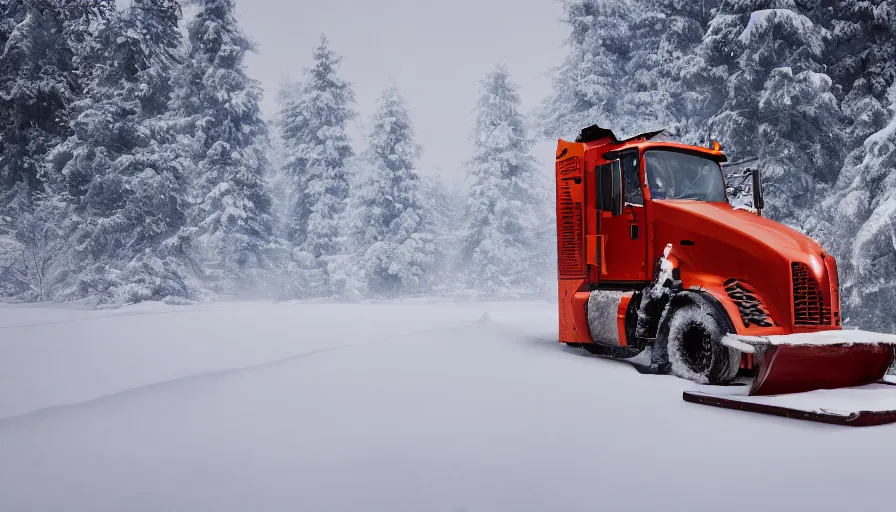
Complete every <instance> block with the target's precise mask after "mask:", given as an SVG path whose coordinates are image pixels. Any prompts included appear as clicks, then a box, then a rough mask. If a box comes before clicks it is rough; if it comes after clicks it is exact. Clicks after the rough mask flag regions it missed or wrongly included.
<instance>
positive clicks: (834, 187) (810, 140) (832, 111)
mask: <svg viewBox="0 0 896 512" xmlns="http://www.w3.org/2000/svg"><path fill="white" fill-rule="evenodd" d="M563 5H564V16H565V21H566V23H567V24H568V25H569V27H570V37H569V40H568V50H569V51H568V57H567V59H566V61H565V62H564V63H562V65H560V66H559V67H558V69H557V70H556V74H555V81H554V92H553V94H552V95H551V97H550V98H548V99H547V100H546V101H545V102H544V104H543V105H542V107H541V109H540V110H539V112H538V113H537V120H538V129H539V131H540V134H541V135H543V136H551V137H553V136H566V137H569V136H571V135H572V134H573V133H575V131H576V130H578V129H579V128H580V127H582V126H587V125H588V124H591V123H595V122H596V123H598V124H601V125H604V126H609V127H612V128H613V129H614V130H616V131H617V132H618V133H620V134H622V135H629V134H632V135H633V134H636V133H639V132H645V131H648V130H652V129H657V128H667V129H668V131H667V132H666V134H665V135H666V137H668V138H671V139H672V140H680V141H684V142H688V143H696V144H701V145H707V144H708V143H710V142H711V141H712V140H719V141H720V142H721V144H722V146H723V149H724V150H725V151H726V153H727V154H728V156H729V159H730V160H731V161H732V162H733V161H742V160H745V159H752V158H756V159H758V160H756V161H755V162H754V163H753V164H752V165H756V166H758V167H759V168H760V169H761V171H762V173H763V174H762V175H763V181H764V190H765V198H766V201H765V202H766V210H765V211H764V214H766V215H768V216H770V217H772V218H774V219H775V220H778V221H779V222H783V223H785V224H787V225H789V226H791V227H793V228H795V229H797V230H799V231H802V232H804V233H807V234H809V235H810V236H812V237H814V238H816V239H817V240H818V241H819V242H820V243H821V244H822V245H823V246H825V247H826V248H827V249H828V250H830V251H831V252H832V253H833V254H834V255H835V256H836V257H837V258H838V262H839V268H840V278H841V285H842V288H843V290H842V291H841V295H842V297H843V308H844V312H845V317H846V318H848V321H847V325H850V326H859V327H862V328H866V329H885V330H888V331H892V330H893V329H896V319H894V318H893V317H892V315H890V314H889V311H890V310H891V306H892V304H894V303H896V278H894V273H893V269H894V268H896V215H894V214H896V172H894V171H896V2H893V1H892V0H725V1H722V0H701V1H697V2H694V1H691V0H652V1H649V2H640V1H633V0H565V1H564V2H563Z"/></svg>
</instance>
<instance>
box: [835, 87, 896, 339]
mask: <svg viewBox="0 0 896 512" xmlns="http://www.w3.org/2000/svg"><path fill="white" fill-rule="evenodd" d="M887 102H888V103H889V104H890V108H889V114H890V119H891V120H890V122H889V124H887V125H886V126H884V127H883V128H882V129H881V130H880V131H878V132H876V133H873V134H871V135H870V136H868V137H867V138H866V139H865V140H864V141H863V144H862V145H861V146H860V147H859V148H857V149H855V150H854V151H853V152H851V153H850V155H849V157H848V158H847V159H846V163H845V165H844V166H843V171H842V173H841V175H840V180H839V182H838V186H837V190H836V192H835V193H834V194H831V196H830V197H829V198H827V200H825V202H824V203H823V204H822V210H823V211H825V212H827V213H828V219H829V221H830V224H829V230H827V231H825V232H824V233H823V234H822V239H823V240H824V241H825V245H826V248H827V249H828V250H830V251H831V253H832V254H834V255H835V256H836V257H837V262H838V267H839V274H840V289H841V292H840V295H841V303H842V307H843V313H844V318H845V319H847V323H846V325H849V326H853V327H859V328H862V329H868V330H881V331H883V332H892V331H893V330H896V319H894V318H893V314H892V304H894V303H896V279H894V276H893V269H894V268H896V245H894V240H896V85H891V86H890V89H889V94H888V98H887Z"/></svg>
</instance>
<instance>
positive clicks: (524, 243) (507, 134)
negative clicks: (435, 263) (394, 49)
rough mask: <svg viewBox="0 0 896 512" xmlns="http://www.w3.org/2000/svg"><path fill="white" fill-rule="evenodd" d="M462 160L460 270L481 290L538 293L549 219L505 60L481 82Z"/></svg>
mask: <svg viewBox="0 0 896 512" xmlns="http://www.w3.org/2000/svg"><path fill="white" fill-rule="evenodd" d="M473 142H474V144H475V149H474V154H473V158H472V160H471V161H470V162H469V163H468V178H469V181H470V191H469V195H468V199H467V204H466V212H465V223H464V224H465V226H464V232H463V234H462V241H461V244H462V245H461V265H462V268H461V271H462V272H463V273H464V274H465V276H464V277H465V280H466V281H467V283H468V287H469V288H470V289H471V290H473V291H474V292H476V293H478V294H480V295H482V296H493V297H523V296H532V295H535V294H539V293H541V291H542V288H543V286H544V277H545V272H544V270H543V266H542V265H541V262H542V261H543V260H542V258H543V257H544V255H545V254H548V253H549V248H547V247H545V246H544V242H543V241H540V240H539V238H540V237H539V235H538V234H539V233H541V232H544V227H545V226H549V225H550V224H551V223H550V221H549V217H547V216H546V215H545V212H547V209H546V206H545V204H544V201H543V198H544V193H545V190H546V189H547V187H545V186H544V184H543V183H541V182H540V181H539V175H538V173H537V171H536V163H535V159H534V158H533V157H532V156H531V155H530V148H531V143H532V142H531V140H530V139H529V137H528V135H527V133H526V129H525V120H524V118H523V115H522V114H521V112H520V97H519V93H518V92H517V86H516V85H515V84H514V83H512V82H511V80H510V74H509V73H508V71H507V69H506V68H505V67H504V66H498V67H497V68H496V69H494V70H493V71H491V72H490V73H489V74H488V75H487V76H486V78H485V79H484V80H483V81H482V89H481V95H480V97H479V101H478V104H477V109H476V124H475V127H474V130H473Z"/></svg>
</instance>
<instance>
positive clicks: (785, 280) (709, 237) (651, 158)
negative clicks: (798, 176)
mask: <svg viewBox="0 0 896 512" xmlns="http://www.w3.org/2000/svg"><path fill="white" fill-rule="evenodd" d="M658 133H659V132H651V133H646V134H642V135H638V136H636V137H632V138H629V139H625V140H620V139H618V138H617V137H616V136H615V135H614V134H613V132H612V131H610V130H607V129H604V128H601V127H598V126H592V127H589V128H586V129H584V130H582V132H581V134H580V136H579V137H578V138H577V139H576V140H575V141H574V142H567V141H565V140H562V139H561V140H559V141H558V145H557V153H556V187H557V188H556V192H557V203H556V205H557V257H558V294H559V308H560V311H559V313H560V341H562V342H564V343H569V344H573V345H577V346H582V347H585V348H592V349H593V348H600V347H603V348H606V347H612V348H616V349H619V348H627V349H628V350H629V352H624V353H628V354H629V355H631V354H632V353H634V352H637V351H640V350H643V349H644V348H646V347H651V346H653V345H654V344H655V343H656V341H657V339H658V338H659V337H662V334H663V333H662V332H661V326H662V324H663V321H664V318H663V316H664V315H671V313H673V312H674V310H675V308H676V307H678V306H681V305H682V304H683V303H684V302H687V301H691V302H693V301H698V302H700V303H701V304H703V306H701V307H702V308H703V309H707V308H709V309H712V310H713V311H714V313H713V314H714V315H715V316H716V317H717V319H718V321H719V322H721V324H724V325H722V326H721V327H720V329H722V330H724V331H726V332H732V333H736V334H742V335H753V336H757V335H776V334H791V333H798V332H810V331H818V330H829V329H839V328H840V297H839V284H838V282H837V268H836V261H835V259H834V258H833V257H832V256H831V255H830V254H828V253H826V252H825V251H824V250H823V249H822V248H821V247H820V246H819V245H818V244H817V243H816V242H815V241H814V240H812V239H810V238H809V237H807V236H805V235H803V234H802V233H799V232H797V231H795V230H792V229H790V228H788V227H786V226H784V225H782V224H779V223H777V222H774V221H772V220H770V219H768V218H765V217H763V216H762V212H761V208H762V206H763V205H762V194H761V183H760V180H759V174H758V171H754V172H752V173H751V174H750V177H752V178H753V194H754V197H753V204H754V206H756V207H757V209H747V208H740V207H735V206H734V205H732V204H731V203H730V202H729V199H728V196H727V193H726V180H725V174H724V172H723V169H722V164H723V163H724V162H726V161H727V157H726V156H725V154H724V153H723V152H722V151H721V148H720V146H719V144H718V143H713V145H712V146H711V147H699V146H692V145H686V144H680V143H675V142H665V141H657V140H654V139H655V137H656V135H658ZM666 267H668V270H669V272H668V275H666V274H664V273H663V269H664V268H666ZM617 299H618V300H617ZM676 301H678V302H676ZM682 301H684V302H682ZM600 304H603V305H606V304H611V305H612V306H613V307H614V308H615V310H614V311H612V313H613V314H612V315H611V314H610V313H608V312H607V311H597V310H596V309H595V308H597V307H598V305H600ZM667 306H668V307H667ZM611 320H612V321H615V325H612V326H611V325H609V323H610V321H611ZM665 320H667V321H668V320H669V319H668V318H667V319H665ZM667 323H668V322H667ZM608 333H610V334H608ZM732 357H733V356H732ZM743 359H744V360H743V361H741V366H749V358H748V357H744V358H743Z"/></svg>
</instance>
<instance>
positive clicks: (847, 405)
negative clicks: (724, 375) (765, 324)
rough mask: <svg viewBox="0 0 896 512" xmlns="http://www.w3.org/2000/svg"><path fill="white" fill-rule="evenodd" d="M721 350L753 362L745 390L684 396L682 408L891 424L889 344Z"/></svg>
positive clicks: (737, 340) (854, 335) (812, 343)
mask: <svg viewBox="0 0 896 512" xmlns="http://www.w3.org/2000/svg"><path fill="white" fill-rule="evenodd" d="M723 343H725V344H727V345H731V346H736V347H737V348H739V349H741V350H743V351H745V352H747V353H752V354H753V356H754V360H755V361H757V362H758V367H757V370H756V375H755V377H754V378H753V380H752V382H751V383H749V384H748V385H745V386H744V385H741V386H705V387H702V388H701V389H698V390H693V391H685V392H684V395H683V398H684V400H685V401H688V402H692V403H698V404H703V405H710V406H714V407H722V408H727V409H737V410H742V411H750V412H758V413H762V414H772V415H777V416H784V417H788V418H794V419H803V420H810V421H817V422H823V423H833V424H838V425H851V426H871V425H883V424H886V423H894V422H896V387H894V385H893V381H892V380H888V379H887V371H888V370H889V369H890V368H891V367H892V365H893V362H894V359H896V350H894V347H896V336H893V335H887V334H876V333H867V332H864V331H842V330H836V331H823V332H817V333H806V334H796V335H783V336H768V337H747V336H731V337H730V339H725V340H723Z"/></svg>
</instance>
